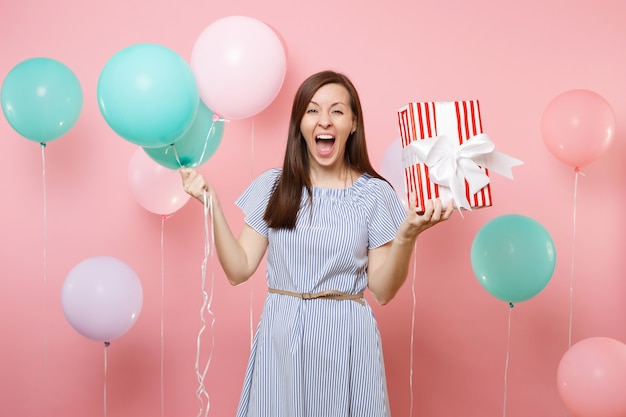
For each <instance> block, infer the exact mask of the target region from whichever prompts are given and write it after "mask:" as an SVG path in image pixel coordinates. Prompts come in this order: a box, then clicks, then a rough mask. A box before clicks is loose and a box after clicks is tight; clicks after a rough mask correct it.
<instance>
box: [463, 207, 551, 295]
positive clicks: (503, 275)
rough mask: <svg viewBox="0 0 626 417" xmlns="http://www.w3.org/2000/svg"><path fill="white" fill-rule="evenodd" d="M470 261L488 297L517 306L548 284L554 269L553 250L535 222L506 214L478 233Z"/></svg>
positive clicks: (544, 232)
mask: <svg viewBox="0 0 626 417" xmlns="http://www.w3.org/2000/svg"><path fill="white" fill-rule="evenodd" d="M471 260H472V269H473V270H474V274H475V275H476V278H477V279H478V282H479V283H480V284H481V285H482V286H483V287H484V288H485V289H486V290H487V291H488V292H489V293H490V294H491V295H493V296H494V297H496V298H498V299H500V300H503V301H507V302H509V303H517V302H521V301H525V300H528V299H530V298H532V297H534V296H535V295H537V294H538V293H539V292H541V291H542V290H543V289H544V288H545V286H546V285H547V284H548V282H549V281H550V279H551V278H552V274H553V273H554V268H555V266H556V249H555V247H554V242H553V241H552V238H551V237H550V234H549V233H548V231H547V230H546V229H545V228H544V227H543V226H542V225H541V224H539V223H538V222H537V221H535V220H533V219H531V218H530V217H527V216H522V215H518V214H507V215H503V216H500V217H496V218H494V219H493V220H491V221H489V222H488V223H487V224H485V225H484V226H483V227H482V228H481V229H480V230H479V231H478V233H477V234H476V236H475V237H474V241H473V243H472V249H471Z"/></svg>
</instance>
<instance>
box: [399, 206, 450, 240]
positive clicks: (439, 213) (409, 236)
mask: <svg viewBox="0 0 626 417" xmlns="http://www.w3.org/2000/svg"><path fill="white" fill-rule="evenodd" d="M452 213H454V204H453V202H452V200H450V202H449V203H448V206H447V207H446V208H445V210H444V208H443V206H442V204H441V200H440V199H438V198H437V199H435V200H428V201H426V204H425V207H424V213H423V214H418V213H417V208H416V200H415V198H411V206H410V207H409V214H408V215H407V217H406V219H405V220H404V222H403V224H402V225H401V226H400V228H399V230H398V237H399V238H401V239H406V240H409V241H414V240H415V238H417V236H418V235H419V234H420V233H422V232H423V231H424V230H426V229H429V228H431V227H433V226H434V225H436V224H438V223H441V222H442V221H445V220H448V219H449V218H450V216H452Z"/></svg>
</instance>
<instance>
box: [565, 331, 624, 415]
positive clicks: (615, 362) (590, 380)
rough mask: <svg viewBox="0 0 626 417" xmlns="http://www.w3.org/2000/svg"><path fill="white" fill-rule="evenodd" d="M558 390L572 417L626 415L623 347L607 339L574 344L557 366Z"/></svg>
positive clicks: (587, 340) (592, 338)
mask: <svg viewBox="0 0 626 417" xmlns="http://www.w3.org/2000/svg"><path fill="white" fill-rule="evenodd" d="M557 387H558V391H559V395H560V397H561V400H562V402H563V404H564V405H565V408H566V409H567V411H569V413H570V414H572V415H573V416H576V417H624V416H626V395H625V392H624V389H625V387H626V345H625V344H623V343H622V342H619V341H617V340H615V339H611V338H608V337H591V338H589V339H584V340H582V341H580V342H578V343H576V344H575V345H573V346H572V347H571V348H570V349H569V350H568V351H567V352H565V355H563V358H562V359H561V362H560V363H559V367H558V371H557Z"/></svg>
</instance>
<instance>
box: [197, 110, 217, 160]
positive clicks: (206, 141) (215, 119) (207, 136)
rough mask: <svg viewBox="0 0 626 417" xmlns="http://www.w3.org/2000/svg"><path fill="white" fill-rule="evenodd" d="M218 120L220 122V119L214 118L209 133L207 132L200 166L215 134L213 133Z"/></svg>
mask: <svg viewBox="0 0 626 417" xmlns="http://www.w3.org/2000/svg"><path fill="white" fill-rule="evenodd" d="M218 120H219V118H218V117H213V119H212V120H211V127H209V131H208V132H207V134H206V137H205V138H204V144H203V145H202V153H200V158H198V162H197V164H198V165H199V164H200V162H202V160H203V159H204V154H205V153H206V148H207V146H208V144H209V139H210V138H211V133H213V131H214V130H215V122H216V121H218Z"/></svg>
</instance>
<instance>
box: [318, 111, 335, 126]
mask: <svg viewBox="0 0 626 417" xmlns="http://www.w3.org/2000/svg"><path fill="white" fill-rule="evenodd" d="M318 123H319V125H320V126H321V127H328V126H330V125H331V124H332V122H331V121H330V116H329V115H328V114H326V113H320V119H319V122H318Z"/></svg>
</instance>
